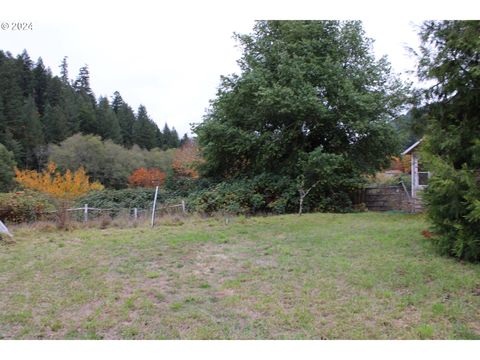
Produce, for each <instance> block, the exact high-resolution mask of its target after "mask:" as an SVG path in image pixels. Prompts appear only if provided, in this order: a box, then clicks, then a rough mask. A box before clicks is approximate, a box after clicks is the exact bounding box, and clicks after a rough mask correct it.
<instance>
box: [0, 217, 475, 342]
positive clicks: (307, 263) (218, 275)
mask: <svg viewBox="0 0 480 360" xmlns="http://www.w3.org/2000/svg"><path fill="white" fill-rule="evenodd" d="M184 221H185V223H181V222H179V223H176V222H172V221H164V223H163V224H162V223H160V224H159V226H158V227H157V228H155V229H150V228H148V227H138V228H127V229H118V228H108V229H104V230H100V229H79V230H75V231H70V232H58V231H52V230H50V231H40V230H35V229H32V228H27V227H24V228H21V227H19V228H16V229H14V232H15V240H16V243H15V244H10V245H5V244H2V245H0V338H4V339H12V338H13V339H177V338H180V339H478V338H479V336H480V296H479V295H480V265H478V264H468V263H462V262H458V261H456V260H453V259H448V258H444V257H440V256H438V255H436V254H435V253H434V251H433V250H432V248H431V246H430V244H429V242H428V240H426V239H424V238H423V237H422V235H421V231H422V230H423V229H425V228H427V225H426V223H425V221H424V220H423V218H422V217H421V216H414V215H403V214H379V213H359V214H307V215H304V216H302V217H298V216H296V215H288V216H275V217H257V218H248V219H245V218H234V219H231V221H230V222H229V223H228V224H226V223H225V221H223V220H222V219H206V220H200V219H196V220H184Z"/></svg>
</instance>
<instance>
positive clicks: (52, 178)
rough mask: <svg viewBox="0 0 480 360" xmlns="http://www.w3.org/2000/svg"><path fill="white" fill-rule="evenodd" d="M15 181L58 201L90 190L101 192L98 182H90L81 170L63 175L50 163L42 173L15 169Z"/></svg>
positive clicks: (69, 198)
mask: <svg viewBox="0 0 480 360" xmlns="http://www.w3.org/2000/svg"><path fill="white" fill-rule="evenodd" d="M15 176H16V178H15V179H16V181H17V182H18V183H19V184H21V185H23V186H25V187H26V188H29V189H33V190H38V191H40V192H43V193H46V194H48V195H51V196H53V197H54V198H56V199H60V200H73V199H75V198H77V197H79V196H80V195H83V194H86V193H87V192H89V191H91V190H102V189H103V185H102V184H100V183H99V182H93V183H92V182H90V180H89V177H88V176H87V174H86V173H85V170H84V169H83V168H80V169H78V170H77V171H75V172H71V171H70V170H67V171H66V173H65V174H64V175H62V174H60V172H58V171H57V166H56V165H55V163H53V162H50V163H49V164H48V166H47V168H46V169H45V170H44V171H43V172H37V171H34V170H19V169H15Z"/></svg>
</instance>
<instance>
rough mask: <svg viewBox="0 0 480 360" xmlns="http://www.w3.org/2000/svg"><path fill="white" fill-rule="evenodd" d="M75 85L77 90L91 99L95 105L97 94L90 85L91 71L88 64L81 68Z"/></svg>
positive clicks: (84, 96)
mask: <svg viewBox="0 0 480 360" xmlns="http://www.w3.org/2000/svg"><path fill="white" fill-rule="evenodd" d="M73 87H74V89H75V91H76V92H77V93H78V94H80V96H82V97H83V98H85V99H88V100H90V102H91V103H92V105H93V106H95V104H96V101H95V94H94V93H93V91H92V88H91V87H90V72H89V70H88V65H85V66H83V67H81V68H80V71H79V73H78V77H77V79H76V80H75V82H74V84H73Z"/></svg>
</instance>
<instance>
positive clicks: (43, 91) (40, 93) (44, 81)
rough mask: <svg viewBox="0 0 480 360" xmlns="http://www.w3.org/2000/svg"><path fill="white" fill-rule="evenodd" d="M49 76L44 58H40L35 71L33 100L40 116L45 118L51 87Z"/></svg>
mask: <svg viewBox="0 0 480 360" xmlns="http://www.w3.org/2000/svg"><path fill="white" fill-rule="evenodd" d="M50 78H51V75H49V73H48V71H47V69H45V65H44V64H43V60H42V58H38V61H37V64H36V65H35V68H34V69H33V98H34V99H35V105H36V106H37V109H38V112H39V114H40V116H43V113H44V110H45V105H46V104H47V95H48V93H47V91H48V85H49V79H50Z"/></svg>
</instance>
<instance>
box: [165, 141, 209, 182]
mask: <svg viewBox="0 0 480 360" xmlns="http://www.w3.org/2000/svg"><path fill="white" fill-rule="evenodd" d="M201 162H202V158H201V156H200V151H199V150H198V147H197V145H196V144H195V143H194V142H193V141H188V142H186V143H185V144H184V145H183V146H182V147H181V148H179V149H177V150H176V151H175V155H174V156H173V162H172V168H173V171H174V172H175V174H177V175H179V176H186V177H191V178H193V179H196V178H198V176H199V174H198V171H197V170H196V168H195V167H196V166H197V165H198V164H200V163H201Z"/></svg>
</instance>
